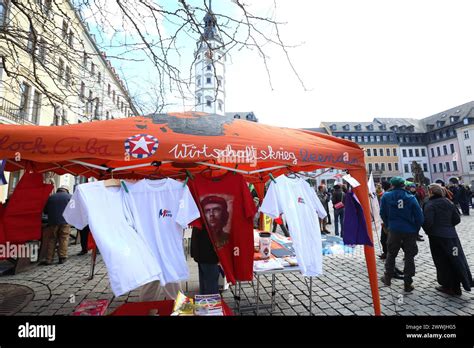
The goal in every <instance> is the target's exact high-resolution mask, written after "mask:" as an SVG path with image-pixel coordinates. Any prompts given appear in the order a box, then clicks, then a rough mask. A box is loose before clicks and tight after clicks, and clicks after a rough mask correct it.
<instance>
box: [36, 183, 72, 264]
mask: <svg viewBox="0 0 474 348" xmlns="http://www.w3.org/2000/svg"><path fill="white" fill-rule="evenodd" d="M70 199H71V195H70V194H69V188H68V187H67V186H65V185H64V186H61V187H60V188H59V189H58V190H57V191H56V193H55V194H53V195H51V196H50V197H49V198H48V201H47V202H46V206H45V208H44V213H45V214H46V215H48V227H47V228H48V230H49V231H48V232H49V235H50V238H49V241H48V245H47V251H46V261H44V262H42V264H45V265H51V264H52V263H53V258H54V251H55V249H56V243H58V244H59V245H58V257H59V263H60V264H61V263H64V262H65V261H66V259H67V251H68V250H67V249H68V245H69V233H70V231H71V226H70V225H68V223H67V222H66V220H65V219H64V217H63V212H64V210H65V209H66V206H67V205H68V203H69V201H70Z"/></svg>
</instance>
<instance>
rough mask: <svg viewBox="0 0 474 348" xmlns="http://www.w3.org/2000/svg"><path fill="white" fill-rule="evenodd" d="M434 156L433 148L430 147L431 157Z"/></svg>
mask: <svg viewBox="0 0 474 348" xmlns="http://www.w3.org/2000/svg"><path fill="white" fill-rule="evenodd" d="M434 156H435V154H434V148H433V147H432V148H431V157H434Z"/></svg>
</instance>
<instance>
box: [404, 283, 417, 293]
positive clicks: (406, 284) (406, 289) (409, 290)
mask: <svg viewBox="0 0 474 348" xmlns="http://www.w3.org/2000/svg"><path fill="white" fill-rule="evenodd" d="M413 290H415V287H414V286H413V285H412V284H408V283H405V292H412V291H413Z"/></svg>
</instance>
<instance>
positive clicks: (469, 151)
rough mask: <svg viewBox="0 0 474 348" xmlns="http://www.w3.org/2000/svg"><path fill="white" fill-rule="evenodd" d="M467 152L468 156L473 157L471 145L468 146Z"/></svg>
mask: <svg viewBox="0 0 474 348" xmlns="http://www.w3.org/2000/svg"><path fill="white" fill-rule="evenodd" d="M466 152H467V154H468V155H472V149H471V145H468V146H466Z"/></svg>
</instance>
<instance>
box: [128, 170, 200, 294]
mask: <svg viewBox="0 0 474 348" xmlns="http://www.w3.org/2000/svg"><path fill="white" fill-rule="evenodd" d="M126 185H127V188H128V191H129V194H128V195H127V194H125V195H124V197H125V198H126V199H132V200H133V204H134V205H135V208H136V210H137V211H138V213H139V215H138V216H137V217H136V218H135V223H136V225H137V230H138V231H139V233H140V234H141V235H142V236H143V238H144V239H145V241H146V243H147V244H148V246H149V247H150V248H151V251H152V252H153V255H154V257H155V258H156V260H158V263H159V265H160V267H161V270H162V272H163V273H162V278H161V279H160V284H161V285H162V286H164V285H165V284H167V283H174V282H180V281H183V280H187V279H188V278H189V271H188V265H187V263H186V257H185V254H184V249H183V229H184V228H186V226H188V225H189V224H190V223H191V222H192V221H194V220H196V219H198V218H199V217H200V213H199V209H198V207H197V205H196V203H195V202H194V199H193V197H192V196H191V193H190V192H189V189H188V187H187V186H184V185H183V183H180V182H178V181H176V180H173V179H169V178H168V179H163V180H148V179H144V180H140V181H138V182H137V183H134V184H129V183H127V184H126Z"/></svg>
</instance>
